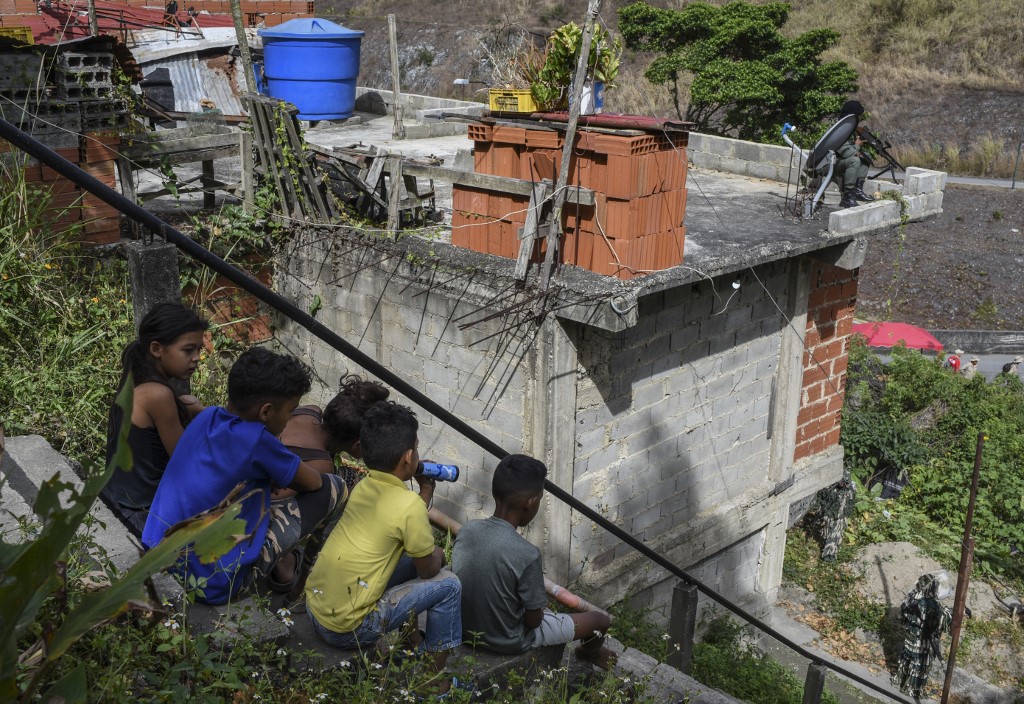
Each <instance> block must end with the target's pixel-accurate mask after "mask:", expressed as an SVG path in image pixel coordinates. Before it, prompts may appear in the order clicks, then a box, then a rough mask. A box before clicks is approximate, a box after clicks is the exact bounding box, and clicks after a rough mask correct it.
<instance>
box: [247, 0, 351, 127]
mask: <svg viewBox="0 0 1024 704" xmlns="http://www.w3.org/2000/svg"><path fill="white" fill-rule="evenodd" d="M259 34H260V36H261V37H262V38H263V76H264V78H265V79H266V82H267V94H268V95H270V96H271V97H274V98H277V99H279V100H286V101H288V102H289V103H292V104H294V105H295V107H297V108H298V109H299V119H300V120H342V119H345V118H347V117H351V116H352V111H353V109H354V108H355V103H356V78H357V77H358V76H359V47H360V44H361V43H362V39H363V32H360V31H357V30H354V29H347V28H345V27H342V26H341V25H340V24H335V23H334V22H331V21H330V20H323V19H317V18H312V19H296V20H291V21H289V22H285V23H284V24H281V25H278V26H277V27H272V28H270V29H261V30H259Z"/></svg>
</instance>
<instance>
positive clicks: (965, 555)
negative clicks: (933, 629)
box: [942, 433, 985, 704]
mask: <svg viewBox="0 0 1024 704" xmlns="http://www.w3.org/2000/svg"><path fill="white" fill-rule="evenodd" d="M984 444H985V434H984V433H978V447H977V449H976V450H975V451H974V475H973V476H972V477H971V497H970V499H969V500H968V502H967V517H966V519H965V521H964V542H963V544H962V545H961V546H960V569H959V570H958V571H957V576H956V596H954V597H953V625H952V628H951V629H950V640H949V661H948V662H947V663H946V679H945V681H944V682H943V683H942V704H948V702H949V688H950V686H952V684H953V667H954V666H955V665H956V651H957V646H959V644H960V627H961V626H962V625H963V621H964V607H965V606H966V605H967V584H968V582H969V581H970V579H971V566H972V565H973V564H974V538H973V537H972V536H971V529H972V528H973V527H974V501H975V499H976V498H977V497H978V477H979V475H980V474H981V448H982V446H983V445H984Z"/></svg>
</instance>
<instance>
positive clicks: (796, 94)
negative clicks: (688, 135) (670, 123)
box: [619, 2, 857, 143]
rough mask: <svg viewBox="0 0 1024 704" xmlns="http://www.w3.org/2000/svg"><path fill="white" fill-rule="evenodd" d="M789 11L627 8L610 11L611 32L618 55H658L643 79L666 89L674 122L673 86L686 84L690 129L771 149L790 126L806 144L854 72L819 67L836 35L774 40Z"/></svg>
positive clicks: (819, 32)
mask: <svg viewBox="0 0 1024 704" xmlns="http://www.w3.org/2000/svg"><path fill="white" fill-rule="evenodd" d="M789 11H790V6H789V5H787V4H784V3H779V2H769V3H765V4H763V5H754V4H750V3H747V2H730V3H727V4H725V5H722V6H720V7H719V6H715V5H711V4H709V3H706V2H692V3H688V4H687V5H686V6H685V7H683V9H681V10H669V9H661V8H656V7H652V6H651V5H648V4H647V3H644V2H636V3H633V4H631V5H627V6H626V7H623V8H621V9H620V10H619V29H620V31H621V32H622V36H623V38H624V39H625V43H626V47H627V48H629V49H634V50H636V51H647V52H656V53H658V54H660V56H658V58H656V59H654V61H653V62H652V63H651V65H650V67H648V69H647V71H646V72H645V73H644V75H645V76H646V77H647V80H649V81H650V82H651V83H654V84H655V85H668V86H669V89H670V91H671V92H672V95H673V98H674V100H675V103H676V110H677V112H678V114H679V116H680V118H683V110H682V106H681V101H680V95H679V92H680V86H681V85H682V82H683V80H684V78H687V77H692V82H691V84H690V99H689V103H688V105H687V107H686V113H685V119H686V120H688V121H691V122H694V123H695V130H697V131H700V132H710V133H712V134H721V135H729V136H736V137H739V138H740V139H748V140H754V141H771V142H778V141H779V140H780V137H779V128H780V127H781V125H782V124H783V123H786V122H789V123H792V124H797V125H800V127H801V134H802V137H803V138H806V139H810V140H814V139H817V136H819V135H820V134H821V132H822V131H823V130H824V129H825V128H826V127H827V125H828V122H829V119H830V118H831V117H832V116H833V115H834V114H835V113H837V112H838V111H839V108H840V106H841V105H842V103H843V101H844V100H846V98H847V96H848V95H849V94H850V93H853V92H854V91H856V90H857V74H856V72H855V71H854V70H853V69H852V68H850V67H849V66H848V65H847V64H846V63H844V62H842V61H829V62H825V61H822V59H821V55H822V54H823V53H824V52H825V51H827V50H828V49H830V48H832V47H834V46H835V45H836V44H837V43H838V41H839V33H838V32H836V31H834V30H831V29H814V30H811V31H809V32H805V33H803V34H800V35H799V36H797V37H794V38H788V37H786V36H785V35H783V33H782V31H781V30H782V28H783V26H784V25H785V24H786V21H787V20H788V19H789ZM812 143H813V142H812Z"/></svg>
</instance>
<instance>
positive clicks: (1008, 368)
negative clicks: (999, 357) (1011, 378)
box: [1003, 355, 1024, 374]
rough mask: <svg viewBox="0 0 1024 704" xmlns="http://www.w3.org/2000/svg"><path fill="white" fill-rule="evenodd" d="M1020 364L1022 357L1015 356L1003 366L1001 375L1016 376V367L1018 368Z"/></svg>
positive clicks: (1023, 358)
mask: <svg viewBox="0 0 1024 704" xmlns="http://www.w3.org/2000/svg"><path fill="white" fill-rule="evenodd" d="M1021 362H1024V357H1021V356H1020V355H1017V356H1016V357H1014V358H1013V359H1012V360H1010V361H1009V362H1007V363H1006V364H1004V365H1003V374H1016V373H1017V367H1018V366H1020V363H1021Z"/></svg>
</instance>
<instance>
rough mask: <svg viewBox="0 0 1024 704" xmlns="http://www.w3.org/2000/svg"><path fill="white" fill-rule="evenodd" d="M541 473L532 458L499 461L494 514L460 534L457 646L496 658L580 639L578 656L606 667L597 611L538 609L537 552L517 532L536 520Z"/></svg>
mask: <svg viewBox="0 0 1024 704" xmlns="http://www.w3.org/2000/svg"><path fill="white" fill-rule="evenodd" d="M547 471H548V470H547V467H545V466H544V463H543V462H541V461H540V460H536V459H534V458H532V457H527V456H526V455H509V456H507V457H505V458H504V459H503V460H501V462H499V463H498V466H497V468H496V469H495V470H494V477H493V479H492V480H491V493H492V494H493V495H494V504H495V506H494V515H493V516H491V517H490V518H486V519H483V520H476V521H470V522H469V523H467V524H466V525H464V526H463V527H462V530H460V531H459V537H458V539H457V540H456V541H455V546H454V547H453V548H452V571H454V572H455V574H456V575H458V577H459V579H460V580H461V582H462V629H463V640H464V641H466V642H476V643H478V644H480V645H483V646H485V647H486V648H488V649H490V650H494V651H496V652H499V653H522V652H525V651H526V650H529V649H530V648H537V647H540V646H544V645H557V644H559V643H568V642H570V641H572V640H580V641H582V642H581V644H580V646H579V647H578V648H577V649H576V654H577V656H579V657H581V658H584V659H585V660H588V661H590V662H592V663H594V664H595V665H597V666H599V667H602V668H605V669H607V668H608V667H609V666H610V665H611V663H612V659H613V655H612V653H611V651H609V650H608V649H607V648H605V647H604V634H605V631H607V629H608V626H609V625H610V624H611V618H610V617H609V616H608V615H607V614H604V613H601V612H597V611H587V612H584V613H577V614H565V613H560V614H556V613H553V612H552V611H549V610H548V609H545V608H544V607H545V605H546V604H547V594H546V593H545V592H544V572H543V567H542V564H541V555H540V550H538V549H537V548H536V547H535V546H534V545H532V544H531V543H530V542H529V541H527V540H526V539H525V538H523V537H522V536H521V535H519V532H518V531H517V529H518V528H522V527H524V526H526V525H528V524H529V523H530V521H532V520H533V519H534V517H535V516H536V515H537V511H538V510H539V509H540V501H541V497H542V496H543V495H544V477H545V476H546V475H547Z"/></svg>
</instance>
